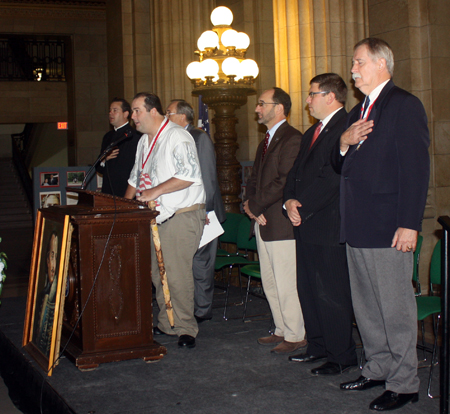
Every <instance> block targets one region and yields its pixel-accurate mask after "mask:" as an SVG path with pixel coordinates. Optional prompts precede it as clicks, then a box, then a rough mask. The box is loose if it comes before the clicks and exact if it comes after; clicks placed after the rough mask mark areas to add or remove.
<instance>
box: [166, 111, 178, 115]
mask: <svg viewBox="0 0 450 414" xmlns="http://www.w3.org/2000/svg"><path fill="white" fill-rule="evenodd" d="M171 115H177V114H176V113H175V112H169V111H167V112H166V116H171Z"/></svg>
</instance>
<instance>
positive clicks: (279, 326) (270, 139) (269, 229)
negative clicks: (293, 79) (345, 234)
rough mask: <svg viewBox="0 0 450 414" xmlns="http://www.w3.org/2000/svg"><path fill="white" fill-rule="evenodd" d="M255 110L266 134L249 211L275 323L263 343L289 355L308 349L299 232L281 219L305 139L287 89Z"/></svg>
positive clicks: (268, 94)
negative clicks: (294, 121)
mask: <svg viewBox="0 0 450 414" xmlns="http://www.w3.org/2000/svg"><path fill="white" fill-rule="evenodd" d="M256 105H257V106H256V110H255V112H256V113H257V114H258V123H259V124H263V125H265V126H266V127H267V133H266V138H265V139H264V140H262V141H261V143H260V144H259V146H258V149H257V150H256V157H255V164H254V165H253V170H252V175H251V177H250V178H249V180H248V182H247V200H245V202H244V210H245V212H246V213H247V214H248V216H249V217H250V218H251V219H252V220H254V222H255V223H254V230H255V235H256V243H257V246H258V256H259V261H260V264H261V280H262V284H263V288H264V293H265V294H266V298H267V301H268V302H269V305H270V310H271V311H272V316H273V320H274V323H275V333H274V335H271V336H267V337H263V338H259V339H258V343H259V344H260V345H268V346H275V345H276V346H275V347H274V348H273V349H272V350H271V352H274V353H276V354H290V353H291V352H294V351H296V350H298V349H300V348H303V347H305V346H306V345H307V342H306V340H305V327H304V323H303V315H302V310H301V307H300V301H299V298H298V295H297V281H296V266H295V240H294V231H293V227H292V225H291V223H290V221H289V220H288V219H287V218H286V217H284V216H283V213H282V211H283V188H284V185H285V183H286V178H287V175H288V173H289V171H290V169H291V168H292V165H293V164H294V160H295V157H296V156H297V153H298V151H299V149H300V141H301V138H302V134H301V133H300V132H299V131H298V130H297V129H295V128H294V127H292V126H290V125H289V124H288V122H287V121H286V117H287V115H288V114H289V111H290V109H291V98H290V97H289V95H288V94H287V93H286V92H285V91H283V90H282V89H280V88H273V89H270V90H268V91H265V92H263V94H262V95H261V96H260V97H259V100H258V103H257V104H256Z"/></svg>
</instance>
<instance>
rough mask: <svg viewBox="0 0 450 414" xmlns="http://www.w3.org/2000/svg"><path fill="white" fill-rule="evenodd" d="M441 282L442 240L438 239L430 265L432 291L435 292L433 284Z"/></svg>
mask: <svg viewBox="0 0 450 414" xmlns="http://www.w3.org/2000/svg"><path fill="white" fill-rule="evenodd" d="M440 284H441V241H440V240H438V242H437V243H436V246H434V250H433V255H432V256H431V265H430V292H433V285H440Z"/></svg>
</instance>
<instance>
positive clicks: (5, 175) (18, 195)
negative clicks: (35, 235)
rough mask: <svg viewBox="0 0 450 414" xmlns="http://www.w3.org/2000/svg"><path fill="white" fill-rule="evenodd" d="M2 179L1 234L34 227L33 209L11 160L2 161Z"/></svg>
mask: <svg viewBox="0 0 450 414" xmlns="http://www.w3.org/2000/svg"><path fill="white" fill-rule="evenodd" d="M0 177H1V179H0V232H1V231H2V230H3V229H17V228H23V227H30V226H32V225H33V215H32V213H31V208H30V206H29V203H28V200H27V197H26V195H25V192H24V191H23V189H22V184H21V182H20V178H19V176H18V174H17V172H16V169H15V167H14V164H13V162H12V160H11V159H5V158H2V159H0ZM0 236H1V235H0Z"/></svg>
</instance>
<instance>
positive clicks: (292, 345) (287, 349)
mask: <svg viewBox="0 0 450 414" xmlns="http://www.w3.org/2000/svg"><path fill="white" fill-rule="evenodd" d="M307 345H308V341H307V340H306V339H304V340H303V341H300V342H288V341H283V342H281V344H278V345H277V346H276V347H275V348H273V349H272V350H271V351H270V352H274V353H275V354H291V353H292V352H295V351H297V350H298V349H300V348H305V347H306V346H307Z"/></svg>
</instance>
